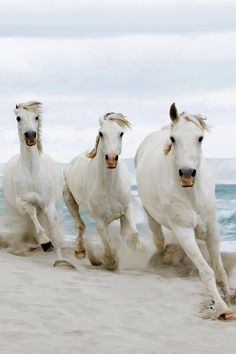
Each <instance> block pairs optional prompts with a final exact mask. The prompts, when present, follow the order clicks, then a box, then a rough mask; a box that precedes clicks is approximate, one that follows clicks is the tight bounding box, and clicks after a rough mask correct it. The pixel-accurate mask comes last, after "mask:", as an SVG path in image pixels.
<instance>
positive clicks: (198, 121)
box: [180, 112, 211, 132]
mask: <svg viewBox="0 0 236 354" xmlns="http://www.w3.org/2000/svg"><path fill="white" fill-rule="evenodd" d="M180 116H181V117H183V118H184V119H186V120H188V121H189V122H192V123H194V124H195V125H197V126H198V127H199V128H200V129H202V130H204V131H207V132H210V131H211V129H210V127H209V125H208V124H207V123H206V120H207V118H206V117H205V116H203V115H202V114H188V113H186V112H182V113H180Z"/></svg>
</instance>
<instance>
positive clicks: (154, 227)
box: [145, 209, 165, 254]
mask: <svg viewBox="0 0 236 354" xmlns="http://www.w3.org/2000/svg"><path fill="white" fill-rule="evenodd" d="M145 211H146V214H147V218H148V225H149V227H150V229H151V231H152V234H153V242H154V244H155V246H156V248H157V250H158V251H159V252H160V253H161V254H163V253H164V251H165V237H164V235H163V232H162V228H161V225H160V224H159V223H158V222H157V221H156V220H155V219H153V217H152V216H151V215H150V214H149V213H148V211H147V210H146V209H145Z"/></svg>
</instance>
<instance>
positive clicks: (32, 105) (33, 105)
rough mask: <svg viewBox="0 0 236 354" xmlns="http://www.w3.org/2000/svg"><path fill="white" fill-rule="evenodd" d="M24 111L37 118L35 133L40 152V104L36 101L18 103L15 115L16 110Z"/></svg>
mask: <svg viewBox="0 0 236 354" xmlns="http://www.w3.org/2000/svg"><path fill="white" fill-rule="evenodd" d="M20 109H25V110H27V111H30V112H33V113H35V114H36V115H37V116H38V131H37V148H38V150H39V151H40V152H42V140H41V129H42V103H41V102H38V101H29V102H26V103H19V104H17V105H16V110H15V111H16V114H17V112H18V110H20Z"/></svg>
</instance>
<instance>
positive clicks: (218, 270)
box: [206, 221, 230, 302]
mask: <svg viewBox="0 0 236 354" xmlns="http://www.w3.org/2000/svg"><path fill="white" fill-rule="evenodd" d="M206 245H207V249H208V253H209V255H210V258H211V263H212V267H213V269H214V271H215V276H216V282H217V284H218V285H219V286H220V288H221V289H222V291H223V293H224V295H225V297H226V300H227V301H228V302H229V301H230V289H229V282H228V277H227V275H226V272H225V270H224V266H223V263H222V259H221V254H220V247H219V230H218V225H217V223H216V221H214V222H212V223H209V224H208V225H207V237H206Z"/></svg>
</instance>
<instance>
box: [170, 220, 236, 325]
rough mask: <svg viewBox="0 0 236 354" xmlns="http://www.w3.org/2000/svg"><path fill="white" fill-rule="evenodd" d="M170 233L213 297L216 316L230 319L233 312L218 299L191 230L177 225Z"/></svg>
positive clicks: (211, 271)
mask: <svg viewBox="0 0 236 354" xmlns="http://www.w3.org/2000/svg"><path fill="white" fill-rule="evenodd" d="M172 231H173V233H174V235H175V236H176V238H177V240H178V241H179V244H180V245H181V247H182V248H183V250H184V251H185V253H186V254H187V256H188V257H189V258H190V259H191V261H192V262H193V263H194V265H195V266H196V267H197V269H198V271H199V275H200V277H201V279H202V281H203V283H204V284H205V286H206V288H207V289H208V291H209V293H210V295H211V296H212V297H213V300H214V302H215V307H216V310H217V316H218V317H219V318H224V319H232V318H233V312H232V311H231V310H229V308H228V306H227V305H226V303H225V302H224V301H223V299H222V298H221V297H220V294H219V292H218V289H217V287H216V281H215V276H214V272H213V270H212V268H211V267H210V266H209V265H208V263H207V262H206V260H205V259H204V257H203V255H202V253H201V251H200V249H199V247H198V244H197V242H196V239H195V234H194V230H193V229H192V228H187V227H181V226H178V225H173V226H172Z"/></svg>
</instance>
